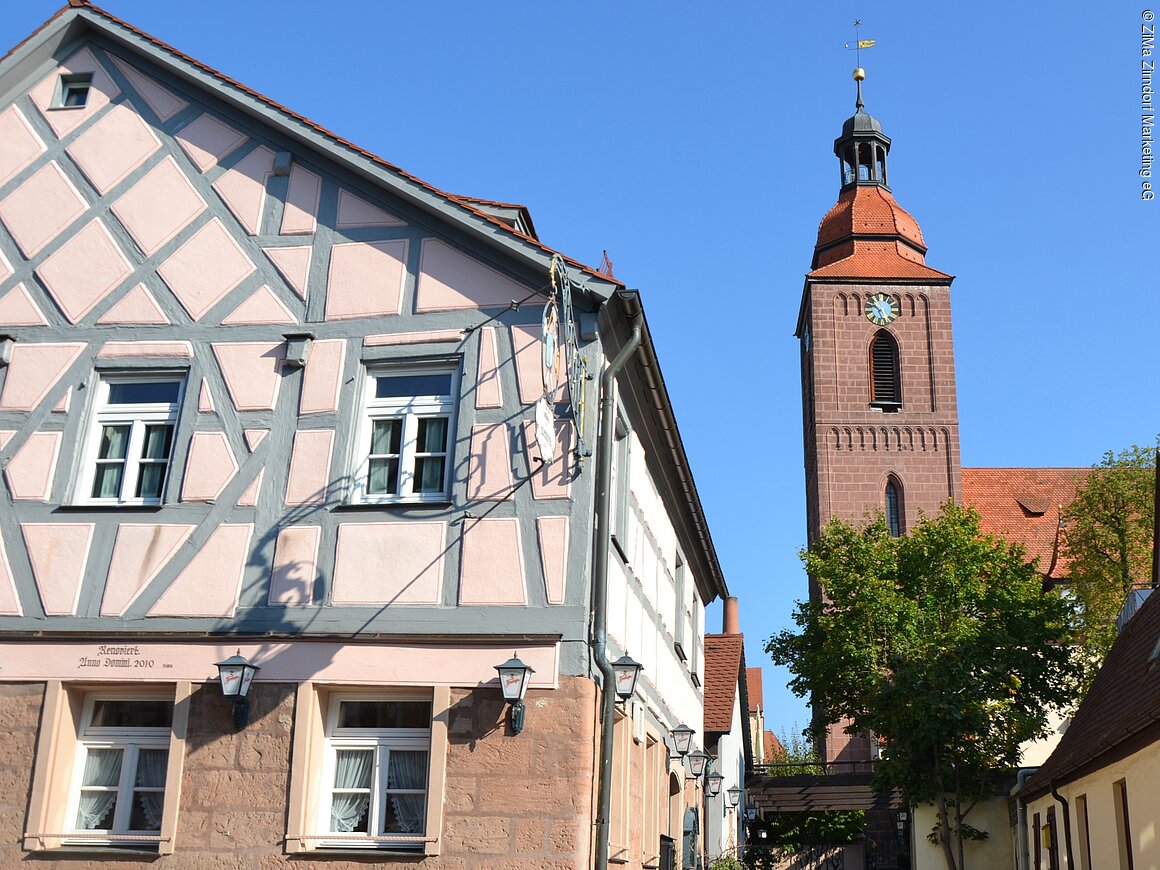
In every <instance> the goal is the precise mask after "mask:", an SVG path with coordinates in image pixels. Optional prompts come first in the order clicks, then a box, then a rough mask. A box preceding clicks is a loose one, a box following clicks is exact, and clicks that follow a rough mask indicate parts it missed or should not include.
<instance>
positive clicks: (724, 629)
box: [721, 595, 741, 634]
mask: <svg viewBox="0 0 1160 870" xmlns="http://www.w3.org/2000/svg"><path fill="white" fill-rule="evenodd" d="M721 633H722V634H741V621H740V619H739V618H738V616H737V596H736V595H730V596H728V597H727V598H726V599H725V606H724V608H723V609H722V611H721Z"/></svg>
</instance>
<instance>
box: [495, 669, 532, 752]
mask: <svg viewBox="0 0 1160 870" xmlns="http://www.w3.org/2000/svg"><path fill="white" fill-rule="evenodd" d="M495 669H496V670H497V671H498V672H499V689H500V691H501V692H502V693H503V699H504V700H505V701H507V702H508V704H509V705H510V706H509V707H508V723H509V724H510V725H511V728H512V734H519V733H520V732H521V731H523V730H524V695H525V694H527V691H528V683H530V682H531V680H532V674H534V673H535V670H534V669H533V668H532V667H531V666H530V665H525V664H524V663H523V662H521V661H520V660H519V659H518V658H516V654H515V653H512V657H511V658H510V659H508V660H507V661H506V662H504V663H503V664H502V665H496V666H495Z"/></svg>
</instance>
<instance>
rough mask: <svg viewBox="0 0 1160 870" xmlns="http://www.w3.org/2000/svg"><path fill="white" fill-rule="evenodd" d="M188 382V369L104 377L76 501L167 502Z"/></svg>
mask: <svg viewBox="0 0 1160 870" xmlns="http://www.w3.org/2000/svg"><path fill="white" fill-rule="evenodd" d="M184 387H185V376H184V375H182V374H156V375H121V374H117V375H103V376H102V377H101V379H100V381H99V382H98V384H97V395H96V399H95V401H94V407H93V412H92V423H91V425H90V428H89V432H88V438H87V442H86V445H85V454H84V457H85V458H84V467H83V469H82V473H81V475H80V482H79V485H78V487H79V488H78V491H77V494H76V501H78V502H87V503H91V504H160V503H161V499H162V497H163V495H164V493H165V482H166V479H167V478H168V477H169V466H170V460H171V458H172V455H173V440H174V439H173V435H174V431H175V429H176V428H177V412H178V409H179V408H180V407H181V397H182V394H183V392H184Z"/></svg>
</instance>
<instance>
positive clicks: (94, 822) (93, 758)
mask: <svg viewBox="0 0 1160 870" xmlns="http://www.w3.org/2000/svg"><path fill="white" fill-rule="evenodd" d="M120 778H121V750H120V749H90V750H89V751H88V752H87V753H86V754H85V776H84V779H83V780H82V781H81V800H80V805H79V806H78V807H77V827H78V828H81V829H83V830H86V831H91V830H94V829H97V828H101V827H102V826H101V822H103V821H104V820H105V816H107V815H108V814H109V810H111V809H112V808H113V805H114V804H115V803H116V802H117V792H116V787H117V783H118V781H119V780H120ZM93 786H99V787H100V786H103V787H109V788H113V789H114V790H113V791H85V789H86V788H91V787H93ZM110 822H111V820H110ZM110 827H112V824H111V823H110V824H108V825H105V826H104V828H110Z"/></svg>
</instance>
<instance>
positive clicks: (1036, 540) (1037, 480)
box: [963, 468, 1091, 580]
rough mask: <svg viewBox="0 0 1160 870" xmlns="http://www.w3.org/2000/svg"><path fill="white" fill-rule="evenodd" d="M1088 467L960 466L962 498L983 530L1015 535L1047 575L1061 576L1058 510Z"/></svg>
mask: <svg viewBox="0 0 1160 870" xmlns="http://www.w3.org/2000/svg"><path fill="white" fill-rule="evenodd" d="M1090 471H1091V469H1089V468H964V469H963V501H964V502H965V503H966V504H968V505H970V506H971V507H973V508H974V509H975V510H977V511H978V512H979V515H980V517H981V519H982V523H981V525H982V528H983V531H984V532H988V533H990V534H994V535H1000V536H1002V537H1004V538H1007V539H1009V540H1012V541H1018V542H1019V543H1020V544H1022V545H1023V547H1024V549H1026V550H1027V556H1028V558H1034V559H1038V560H1039V572H1040V573H1041V574H1042V575H1043V576H1044V577H1045V578H1046V579H1049V580H1058V579H1061V578H1066V577H1067V566H1066V564H1065V562H1064V560H1063V559H1062V557H1061V555H1060V552H1059V546H1060V531H1061V526H1060V515H1061V514H1062V512H1063V509H1064V508H1066V507H1067V506H1068V505H1069V504H1071V502H1072V499H1074V498H1075V491H1076V487H1077V486H1078V485H1079V484H1080V483H1081V482H1082V481H1083V479H1084V478H1085V477H1086V476H1087V474H1088V473H1089V472H1090Z"/></svg>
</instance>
